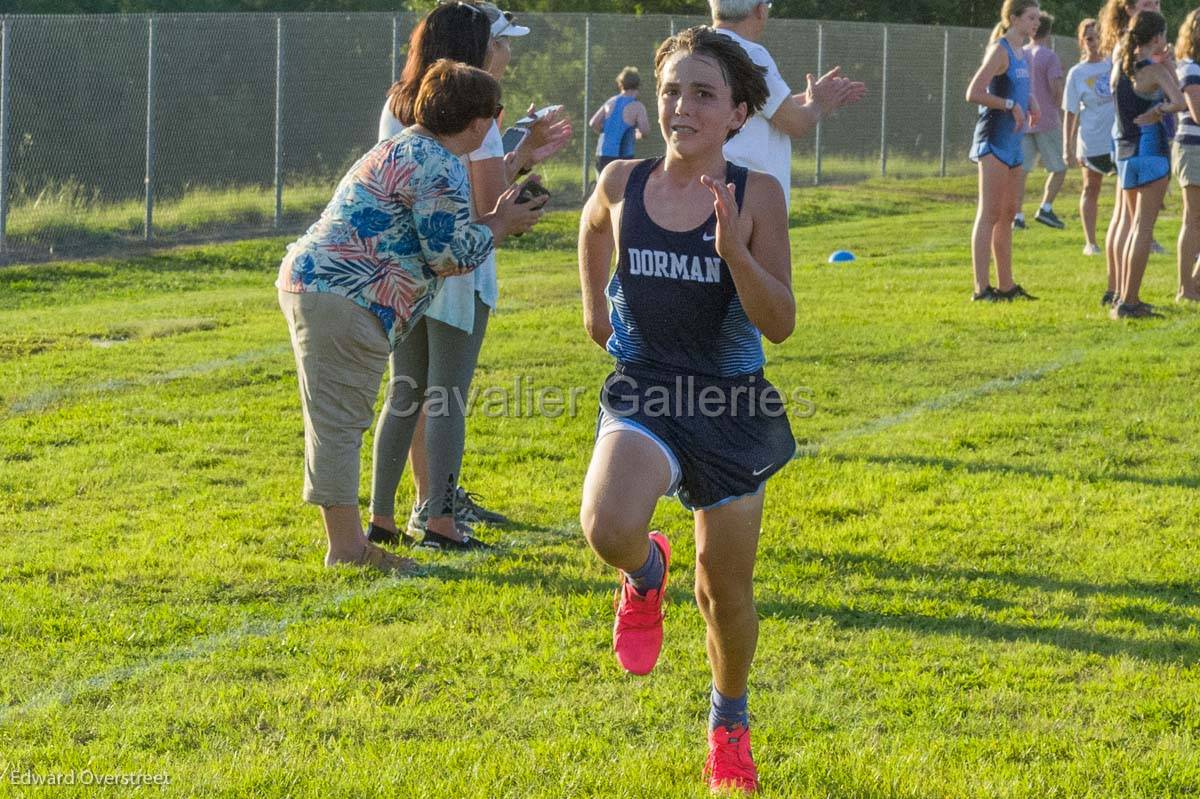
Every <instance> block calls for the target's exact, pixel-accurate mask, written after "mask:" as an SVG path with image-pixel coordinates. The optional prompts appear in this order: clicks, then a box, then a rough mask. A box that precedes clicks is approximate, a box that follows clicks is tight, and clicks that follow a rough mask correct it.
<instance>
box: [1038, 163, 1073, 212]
mask: <svg viewBox="0 0 1200 799" xmlns="http://www.w3.org/2000/svg"><path fill="white" fill-rule="evenodd" d="M1066 180H1067V170H1065V169H1064V170H1063V171H1061V172H1051V173H1050V177H1048V178H1046V188H1045V190H1044V191H1043V192H1042V205H1054V201H1055V199H1057V198H1058V193H1059V192H1060V191H1062V187H1063V183H1065V182H1066Z"/></svg>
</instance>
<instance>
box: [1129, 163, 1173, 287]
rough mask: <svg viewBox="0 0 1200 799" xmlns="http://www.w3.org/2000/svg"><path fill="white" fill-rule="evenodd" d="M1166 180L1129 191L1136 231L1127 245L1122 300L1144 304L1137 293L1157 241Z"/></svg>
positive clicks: (1134, 229) (1134, 230)
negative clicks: (1151, 249)
mask: <svg viewBox="0 0 1200 799" xmlns="http://www.w3.org/2000/svg"><path fill="white" fill-rule="evenodd" d="M1168 182H1169V181H1168V179H1167V178H1162V179H1160V180H1156V181H1154V182H1153V183H1151V184H1149V185H1146V186H1142V187H1141V188H1139V189H1135V190H1134V191H1132V192H1130V194H1131V195H1132V196H1130V197H1127V198H1126V200H1127V201H1128V202H1129V203H1130V205H1131V206H1132V207H1133V231H1132V235H1130V236H1129V241H1128V243H1127V244H1126V245H1125V254H1126V255H1125V261H1126V264H1127V274H1126V275H1125V283H1124V285H1123V286H1122V290H1121V301H1122V302H1125V303H1127V304H1130V305H1134V304H1136V303H1138V302H1140V301H1141V298H1140V296H1139V294H1138V292H1139V291H1140V290H1141V287H1142V277H1143V275H1145V273H1146V264H1147V262H1148V261H1149V260H1150V244H1151V242H1153V241H1154V223H1155V222H1156V221H1158V212H1159V209H1161V208H1162V202H1163V195H1164V194H1166V192H1167V183H1168Z"/></svg>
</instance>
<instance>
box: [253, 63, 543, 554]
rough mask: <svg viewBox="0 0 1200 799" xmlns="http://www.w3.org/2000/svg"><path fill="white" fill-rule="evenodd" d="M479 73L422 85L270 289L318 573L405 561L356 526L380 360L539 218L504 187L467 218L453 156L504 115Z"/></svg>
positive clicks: (466, 196)
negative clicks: (453, 288) (457, 279)
mask: <svg viewBox="0 0 1200 799" xmlns="http://www.w3.org/2000/svg"><path fill="white" fill-rule="evenodd" d="M501 108H502V106H501V105H500V87H499V84H497V83H496V81H495V79H494V78H492V77H491V76H490V75H488V74H487V73H486V72H484V71H483V70H480V69H475V68H474V67H469V66H466V65H463V64H459V63H455V62H452V61H441V62H438V64H437V65H436V66H435V67H434V68H433V69H431V70H430V71H429V73H428V74H427V75H426V77H425V79H424V81H423V82H422V85H421V89H420V92H419V94H418V97H417V101H416V105H415V119H416V122H417V124H415V125H413V126H412V127H411V128H408V129H407V130H405V131H404V132H403V133H401V134H400V135H398V136H395V137H393V138H391V139H387V140H385V141H383V142H380V143H379V144H378V145H376V146H375V147H374V148H373V149H372V150H371V151H370V152H368V153H367V154H366V155H365V156H363V157H362V158H361V159H360V160H359V161H358V163H356V164H355V165H354V166H353V167H351V168H350V171H349V172H348V173H347V174H346V176H345V177H344V178H342V181H341V183H340V184H339V185H338V188H337V191H336V192H335V193H334V196H333V200H332V201H330V203H329V205H328V206H327V207H326V208H325V211H324V213H322V214H321V218H320V219H319V220H317V222H316V224H314V225H313V226H312V227H311V228H309V229H308V232H307V233H305V234H304V235H303V236H302V237H301V238H300V239H299V240H297V241H296V242H294V243H293V244H291V245H290V246H289V247H288V252H287V255H286V256H285V257H284V259H283V263H282V264H280V267H279V278H278V280H277V281H276V283H275V285H276V287H277V288H278V290H279V305H280V308H281V309H282V310H283V314H284V316H285V317H286V318H287V322H288V327H289V329H290V332H291V339H292V349H293V351H294V353H295V356H296V368H297V377H298V379H299V384H300V400H301V407H302V409H303V413H304V495H303V496H304V499H305V501H307V502H310V503H313V504H315V505H319V506H320V507H321V514H322V517H323V520H324V523H325V531H326V534H327V535H328V538H329V548H328V551H327V553H326V556H325V563H326V565H329V566H332V565H334V564H337V563H357V564H363V565H371V566H375V567H377V568H380V569H382V570H385V571H394V572H400V571H404V570H406V569H408V568H410V567H411V565H412V562H411V561H409V560H406V559H404V558H398V557H396V556H394V555H392V554H391V553H389V552H387V551H386V550H383V549H381V548H379V547H376V546H375V545H374V544H371V543H369V542H368V541H367V539H366V536H364V535H363V531H362V525H361V523H360V521H359V516H358V483H359V480H358V474H359V450H360V448H361V445H362V433H363V431H364V430H365V429H366V428H367V427H368V426H369V425H370V424H371V422H372V421H373V410H374V403H375V396H376V394H377V393H378V390H379V383H380V380H381V378H382V377H383V372H384V370H385V368H386V367H387V359H388V352H389V351H390V349H391V347H392V346H394V345H395V343H396V342H397V341H399V340H401V339H403V338H404V336H405V335H406V334H407V333H408V331H409V330H410V329H411V328H412V326H413V324H415V323H416V322H417V321H418V320H419V319H420V318H421V315H422V314H423V313H424V312H425V309H426V308H427V307H428V306H429V303H430V302H431V301H432V300H433V297H434V295H435V294H436V293H437V290H438V287H439V286H440V283H441V280H442V278H444V277H447V276H450V275H459V274H463V273H465V272H469V271H470V270H472V269H474V268H475V267H477V266H479V265H480V264H481V263H483V262H484V261H485V260H486V259H487V256H488V255H489V254H490V253H491V252H492V251H493V249H494V248H495V247H496V245H497V244H499V243H500V242H502V241H503V240H504V238H505V237H507V236H509V235H512V234H514V233H523V232H525V231H527V230H529V229H530V228H531V227H533V225H534V224H535V223H536V222H537V220H538V219H539V217H540V216H541V206H540V205H536V204H535V203H525V204H518V203H517V202H516V199H517V194H518V187H516V186H513V187H510V188H509V189H508V190H507V191H505V192H504V193H503V194H502V195H501V196H500V199H499V201H498V202H497V203H496V207H495V209H494V210H493V211H492V212H491V213H488V214H484V215H482V216H479V217H478V218H477V219H475V220H474V221H472V220H471V200H470V196H471V193H470V186H469V184H468V181H467V173H466V170H465V169H464V168H463V165H462V162H461V161H460V160H459V158H458V156H460V155H463V154H465V153H469V152H471V151H472V150H475V149H477V148H478V147H479V146H480V144H481V143H482V141H483V137H484V136H485V135H486V134H487V132H488V130H489V129H490V128H491V125H492V120H493V119H494V118H495V117H496V115H497V114H499V112H500V110H501Z"/></svg>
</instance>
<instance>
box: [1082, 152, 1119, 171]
mask: <svg viewBox="0 0 1200 799" xmlns="http://www.w3.org/2000/svg"><path fill="white" fill-rule="evenodd" d="M1083 165H1084V166H1085V167H1087V168H1088V169H1090V170H1092V171H1093V172H1099V173H1100V174H1101V175H1115V174H1117V165H1116V164H1114V163H1113V160H1112V156H1111V155H1109V154H1107V153H1105V154H1104V155H1091V156H1088V157H1087V158H1085V159H1083Z"/></svg>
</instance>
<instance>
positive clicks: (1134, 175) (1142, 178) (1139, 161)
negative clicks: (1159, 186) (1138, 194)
mask: <svg viewBox="0 0 1200 799" xmlns="http://www.w3.org/2000/svg"><path fill="white" fill-rule="evenodd" d="M1170 174H1171V159H1170V158H1168V157H1167V156H1165V155H1135V156H1134V157H1133V158H1125V159H1123V160H1120V161H1117V176H1118V177H1119V178H1120V180H1121V188H1123V189H1139V188H1141V187H1142V186H1146V185H1149V184H1150V183H1153V182H1154V181H1156V180H1162V179H1163V178H1165V177H1167V176H1169V175H1170Z"/></svg>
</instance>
